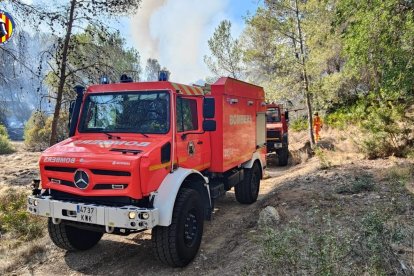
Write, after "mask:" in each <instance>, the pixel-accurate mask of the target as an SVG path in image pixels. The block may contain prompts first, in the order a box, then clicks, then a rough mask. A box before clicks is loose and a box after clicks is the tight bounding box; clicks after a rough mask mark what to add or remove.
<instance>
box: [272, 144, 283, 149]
mask: <svg viewBox="0 0 414 276" xmlns="http://www.w3.org/2000/svg"><path fill="white" fill-rule="evenodd" d="M274 147H275V148H276V149H279V148H281V147H283V146H282V143H275V145H274Z"/></svg>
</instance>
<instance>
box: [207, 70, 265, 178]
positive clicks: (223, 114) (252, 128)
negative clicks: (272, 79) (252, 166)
mask: <svg viewBox="0 0 414 276" xmlns="http://www.w3.org/2000/svg"><path fill="white" fill-rule="evenodd" d="M211 95H212V96H214V98H215V99H216V117H215V119H216V121H217V131H214V132H212V133H211V152H212V160H214V162H213V163H212V165H211V168H210V169H209V170H210V171H211V172H215V173H224V172H227V171H229V170H231V169H233V168H235V167H237V166H239V165H240V164H242V163H244V162H246V161H248V160H251V159H252V156H253V154H254V153H255V152H256V151H257V150H258V148H260V145H264V144H265V139H266V127H265V122H266V119H265V113H266V106H265V103H264V91H263V88H262V87H259V86H255V85H252V84H249V83H245V82H242V81H239V80H236V79H232V78H221V79H219V80H218V81H217V82H216V83H215V84H213V85H212V86H211ZM262 114H263V115H262Z"/></svg>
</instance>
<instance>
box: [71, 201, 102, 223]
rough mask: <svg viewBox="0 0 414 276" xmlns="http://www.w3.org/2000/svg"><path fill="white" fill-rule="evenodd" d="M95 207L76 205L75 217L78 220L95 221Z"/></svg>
mask: <svg viewBox="0 0 414 276" xmlns="http://www.w3.org/2000/svg"><path fill="white" fill-rule="evenodd" d="M96 217H97V209H96V207H92V206H84V205H78V206H77V212H76V219H77V221H80V222H86V223H96Z"/></svg>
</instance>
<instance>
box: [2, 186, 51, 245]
mask: <svg viewBox="0 0 414 276" xmlns="http://www.w3.org/2000/svg"><path fill="white" fill-rule="evenodd" d="M26 203H27V194H25V193H21V192H18V191H16V190H14V189H10V190H8V191H7V192H6V193H5V194H3V195H2V196H0V233H1V234H5V233H9V234H10V235H11V236H12V237H14V238H21V239H23V240H26V241H30V240H34V239H36V238H38V237H40V236H42V235H43V229H44V227H45V224H44V220H42V219H41V218H39V217H35V216H32V215H30V214H29V213H28V212H27V211H26Z"/></svg>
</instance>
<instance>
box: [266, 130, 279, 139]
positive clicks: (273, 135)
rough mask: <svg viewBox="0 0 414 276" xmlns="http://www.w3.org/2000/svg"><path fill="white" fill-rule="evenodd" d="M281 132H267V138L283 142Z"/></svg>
mask: <svg viewBox="0 0 414 276" xmlns="http://www.w3.org/2000/svg"><path fill="white" fill-rule="evenodd" d="M280 134H281V133H280V130H268V131H267V138H268V139H273V140H281V137H280V136H281V135H280Z"/></svg>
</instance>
